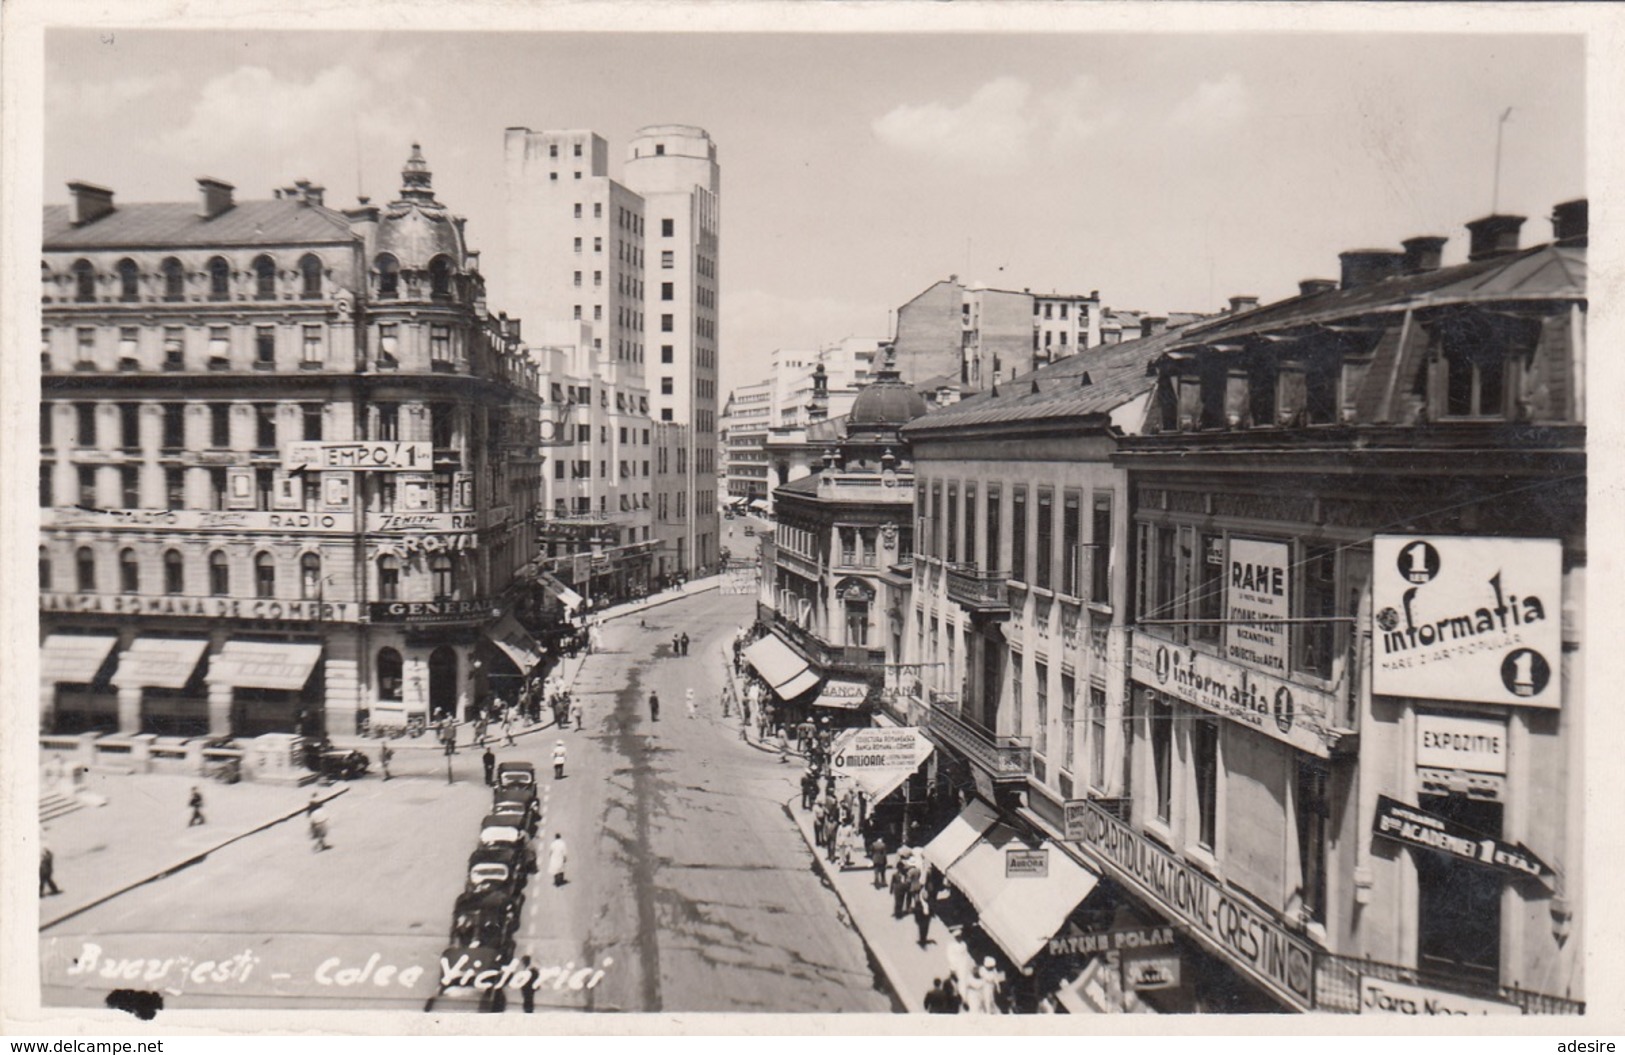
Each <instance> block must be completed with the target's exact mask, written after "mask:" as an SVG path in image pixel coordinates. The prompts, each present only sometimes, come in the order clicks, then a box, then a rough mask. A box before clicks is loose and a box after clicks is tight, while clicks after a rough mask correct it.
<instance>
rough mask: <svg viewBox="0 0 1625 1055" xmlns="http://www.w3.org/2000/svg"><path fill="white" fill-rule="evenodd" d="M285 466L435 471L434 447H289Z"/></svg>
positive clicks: (386, 443)
mask: <svg viewBox="0 0 1625 1055" xmlns="http://www.w3.org/2000/svg"><path fill="white" fill-rule="evenodd" d="M282 466H283V468H284V469H286V470H288V471H289V472H292V471H295V470H302V469H359V470H362V471H373V472H429V471H431V470H433V469H434V447H433V445H432V444H430V443H428V442H425V441H421V440H420V441H413V442H408V443H400V442H395V441H383V440H379V441H373V442H337V441H335V442H331V443H323V442H317V441H301V442H298V443H290V444H288V448H287V451H286V452H285V453H284V454H283V456H282Z"/></svg>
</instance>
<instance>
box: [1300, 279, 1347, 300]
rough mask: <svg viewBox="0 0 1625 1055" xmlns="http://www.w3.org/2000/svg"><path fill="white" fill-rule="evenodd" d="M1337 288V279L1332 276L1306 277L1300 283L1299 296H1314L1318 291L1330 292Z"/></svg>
mask: <svg viewBox="0 0 1625 1055" xmlns="http://www.w3.org/2000/svg"><path fill="white" fill-rule="evenodd" d="M1336 288H1337V280H1336V279H1330V278H1306V279H1304V280H1303V281H1302V282H1299V283H1298V296H1300V297H1313V296H1315V295H1316V294H1317V293H1330V292H1331V291H1332V290H1334V289H1336Z"/></svg>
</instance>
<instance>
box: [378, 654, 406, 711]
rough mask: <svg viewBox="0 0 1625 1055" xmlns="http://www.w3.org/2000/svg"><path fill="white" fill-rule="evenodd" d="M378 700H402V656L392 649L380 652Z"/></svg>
mask: <svg viewBox="0 0 1625 1055" xmlns="http://www.w3.org/2000/svg"><path fill="white" fill-rule="evenodd" d="M378 698H379V699H380V700H399V699H400V698H401V654H400V653H399V652H396V651H395V650H394V649H392V648H381V649H379V650H378Z"/></svg>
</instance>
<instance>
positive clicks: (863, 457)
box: [841, 342, 929, 466]
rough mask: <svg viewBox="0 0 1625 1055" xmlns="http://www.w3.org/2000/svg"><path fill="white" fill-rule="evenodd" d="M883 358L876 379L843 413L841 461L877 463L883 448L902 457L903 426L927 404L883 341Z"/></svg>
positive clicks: (924, 408)
mask: <svg viewBox="0 0 1625 1055" xmlns="http://www.w3.org/2000/svg"><path fill="white" fill-rule="evenodd" d="M881 347H882V350H883V354H884V356H885V359H884V361H883V363H882V365H881V368H880V370H879V372H878V373H877V374H876V375H875V380H874V381H873V382H872V383H871V384H869V385H867V386H865V387H864V389H863V390H862V391H861V392H859V393H858V398H857V399H856V400H855V401H854V402H853V403H852V409H851V410H850V411H848V412H847V415H846V439H845V440H844V442H843V443H842V445H841V446H842V450H843V453H844V455H845V457H844V458H843V461H845V463H846V464H847V465H849V466H860V465H875V466H878V465H879V463H880V461H881V459H882V458H883V457H884V456H885V454H886V452H888V451H889V452H891V454H892V456H893V458H894V459H900V458H902V457H903V441H902V428H903V426H904V425H907V424H908V423H909V422H911V421H913V420H914V419H915V418H917V417H920V416H921V415H923V414H924V413H925V412H926V411H927V410H928V409H929V407H928V406H927V404H926V402H925V397H924V396H922V395H920V393H919V392H917V391H915V389H914V386H913V385H910V384H909V383H908V382H906V381H904V380H903V375H902V373H901V372H900V371H899V370H898V369H897V348H896V346H895V345H893V344H892V343H890V342H887V343H886V344H884V345H882V346H881Z"/></svg>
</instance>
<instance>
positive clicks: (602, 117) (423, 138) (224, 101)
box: [43, 29, 1587, 392]
mask: <svg viewBox="0 0 1625 1055" xmlns="http://www.w3.org/2000/svg"><path fill="white" fill-rule="evenodd" d="M1584 43H1585V42H1584V39H1583V38H1582V37H1580V36H1577V35H1559V34H1547V35H1542V36H1536V35H1529V34H1523V35H1508V34H1480V35H1449V34H1440V33H1428V34H1408V35H1407V34H1393V33H1347V32H1344V33H1320V34H1305V33H1262V32H1248V33H1241V32H1236V33H1217V32H1210V33H1201V34H1194V33H1192V34H1174V33H1084V32H1046V33H1041V34H1040V33H1015V32H998V33H959V34H951V35H950V34H932V33H816V32H797V33H780V34H774V33H710V32H693V33H671V32H660V33H630V32H627V33H563V32H503V33H486V32H462V33H447V32H395V33H376V32H342V31H330V30H318V31H307V32H288V31H270V30H264V29H255V30H248V31H237V30H173V31H168V30H135V31H131V30H123V29H119V30H96V31H87V30H76V29H70V30H51V31H48V32H47V34H46V44H45V74H44V99H45V111H44V150H43V161H44V187H45V190H44V196H45V200H46V201H47V202H65V201H66V200H67V192H66V187H65V184H66V183H67V181H69V180H72V179H86V180H90V181H92V182H95V183H101V184H103V185H105V186H108V187H111V188H113V189H114V191H115V193H116V199H115V200H116V201H125V202H129V201H190V200H192V199H193V197H194V196H195V194H196V183H195V179H196V177H198V176H202V175H210V176H216V177H219V178H221V179H225V180H227V181H229V182H231V183H233V184H235V185H236V187H237V195H238V197H239V199H244V198H263V197H269V196H270V192H271V190H272V188H274V187H279V186H284V185H287V184H290V183H291V182H292V181H293V180H295V179H297V178H309V179H312V180H314V181H315V182H317V183H319V184H322V185H324V186H326V187H327V188H328V191H327V202H328V204H330V205H335V206H337V207H340V208H343V207H347V206H349V205H352V204H354V201H355V197H356V194H357V190H358V186H359V188H360V189H361V191H362V192H363V193H366V194H368V195H370V196H371V197H372V198H373V200H374V201H387V200H389V199H391V198H392V197H394V196H395V193H396V191H397V189H398V188H399V186H400V175H399V173H400V167H401V164H402V162H403V161H404V160H405V159H406V156H407V154H408V152H409V151H410V148H411V144H412V142H414V141H418V142H421V143H422V145H423V151H424V154H425V155H426V157H427V158H428V161H429V164H430V167H431V168H432V169H433V172H434V186H435V190H436V192H437V194H438V196H439V198H440V200H441V201H442V202H444V203H446V204H447V205H448V206H449V207H450V208H451V209H452V210H453V211H454V212H457V213H459V214H461V215H464V216H466V217H468V228H467V230H468V235H469V241H470V244H471V246H472V247H473V248H476V249H482V250H484V254H483V264H482V267H483V270H484V271H485V273H486V278H487V287H488V291H489V298H488V300H489V303H490V305H491V307H492V308H493V309H494V310H500V309H501V308H502V304H503V291H504V286H505V283H507V282H510V281H511V280H512V276H511V275H508V274H505V273H504V269H503V267H502V263H501V260H500V250H501V247H502V244H503V237H502V224H503V222H504V216H503V190H502V138H503V129H504V128H505V127H508V126H515V125H522V126H526V127H529V128H532V129H543V128H590V129H593V130H594V131H596V132H598V133H599V134H600V135H602V136H604V137H605V138H606V139H607V140H608V141H609V144H610V156H611V158H612V164H611V174H612V175H614V176H617V177H618V176H619V175H620V172H621V162H622V158H623V157H624V153H625V150H626V146H627V143H628V141H629V139H630V137H631V135H632V134H633V133H634V132H635V131H636V129H638V128H640V127H642V126H644V125H649V124H666V123H681V124H693V125H699V126H701V127H703V128H705V129H707V130H708V131H709V132H710V134H711V136H712V138H713V140H714V141H715V142H716V144H717V148H718V159H719V161H720V163H721V166H722V250H721V260H722V263H721V297H720V310H721V328H720V339H719V343H720V345H721V365H722V389H723V391H724V392H726V391H727V390H728V389H729V388H731V387H733V386H735V385H738V384H742V383H745V382H748V381H752V380H756V379H758V378H760V377H762V376H765V374H766V372H767V366H766V364H767V361H768V360H767V356H768V353H769V352H770V351H771V350H772V349H774V348H776V347H793V348H809V347H816V346H817V345H819V344H821V343H825V342H829V341H835V340H839V339H840V338H842V337H846V336H871V337H884V336H887V335H888V333H889V327H890V313H891V312H892V311H893V310H895V309H896V308H897V307H898V306H899V305H901V304H902V303H904V302H906V301H907V300H909V299H910V298H911V297H913V296H914V295H915V294H917V293H919V292H920V291H922V290H924V289H925V288H926V287H928V286H929V285H931V284H932V283H933V282H935V281H938V280H940V279H944V278H947V277H948V276H949V275H950V274H957V275H959V276H960V277H961V278H962V279H964V280H967V281H972V282H983V283H986V284H988V285H992V286H996V287H1002V288H1009V289H1023V288H1031V289H1033V290H1034V291H1045V292H1048V291H1062V292H1082V293H1086V292H1088V291H1091V290H1098V291H1099V292H1100V296H1101V298H1102V301H1103V302H1104V303H1105V304H1106V305H1107V306H1109V307H1114V308H1121V309H1131V310H1143V311H1150V312H1153V313H1158V314H1163V313H1167V312H1170V311H1213V310H1217V309H1218V308H1220V307H1222V306H1223V305H1224V304H1225V303H1226V301H1227V298H1228V297H1230V296H1231V295H1235V294H1252V295H1257V296H1260V297H1262V298H1263V300H1264V301H1265V302H1269V301H1272V300H1277V299H1280V298H1282V297H1286V296H1290V295H1292V294H1294V293H1295V292H1296V289H1297V283H1298V281H1299V280H1300V279H1303V278H1310V277H1328V278H1335V277H1337V267H1338V265H1337V254H1338V253H1339V252H1340V251H1343V250H1345V249H1352V248H1361V247H1367V246H1375V247H1391V248H1397V247H1398V245H1399V242H1400V240H1401V239H1404V238H1408V237H1411V236H1413V235H1420V234H1439V235H1447V236H1449V237H1450V239H1451V241H1450V243H1449V245H1448V246H1447V247H1446V254H1445V259H1446V261H1447V262H1455V261H1457V260H1460V259H1463V258H1464V257H1465V252H1466V246H1465V243H1466V232H1465V230H1464V228H1463V224H1465V223H1466V222H1467V221H1468V220H1471V219H1475V218H1477V217H1479V216H1483V215H1485V214H1487V213H1488V212H1490V210H1491V205H1492V194H1493V193H1494V189H1495V182H1496V181H1495V154H1496V134H1497V128H1498V123H1499V120H1500V118H1501V116H1502V115H1503V113H1505V111H1506V110H1507V108H1508V107H1511V110H1512V112H1511V114H1510V115H1509V116H1508V117H1507V119H1506V121H1505V123H1504V125H1501V126H1500V128H1501V131H1502V133H1503V136H1504V143H1503V151H1502V164H1501V170H1500V179H1499V200H1498V202H1497V203H1496V204H1498V207H1499V211H1502V212H1512V213H1516V214H1519V215H1523V216H1527V217H1529V222H1528V223H1527V224H1526V225H1525V227H1524V234H1523V237H1524V242H1525V244H1534V243H1537V242H1541V241H1546V240H1549V238H1550V231H1551V228H1550V226H1549V224H1548V222H1547V217H1548V216H1549V214H1550V211H1551V207H1552V206H1553V205H1554V204H1556V203H1558V202H1561V201H1565V200H1568V199H1570V198H1576V197H1582V196H1585V195H1586V193H1587V187H1586V182H1585V173H1586V156H1585V47H1584Z"/></svg>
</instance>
